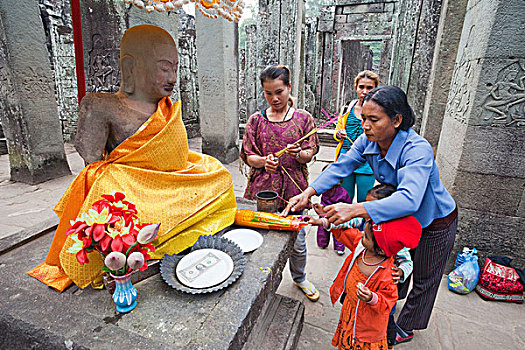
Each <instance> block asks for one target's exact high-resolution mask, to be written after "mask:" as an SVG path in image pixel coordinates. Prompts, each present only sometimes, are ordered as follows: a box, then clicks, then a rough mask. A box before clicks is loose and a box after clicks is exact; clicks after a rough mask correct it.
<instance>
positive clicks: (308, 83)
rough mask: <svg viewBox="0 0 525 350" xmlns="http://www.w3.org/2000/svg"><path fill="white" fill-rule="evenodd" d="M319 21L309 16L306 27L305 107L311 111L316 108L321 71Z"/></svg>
mask: <svg viewBox="0 0 525 350" xmlns="http://www.w3.org/2000/svg"><path fill="white" fill-rule="evenodd" d="M317 23H318V19H317V18H315V17H313V18H309V17H307V18H306V21H305V27H304V28H305V30H304V34H305V35H304V108H305V109H306V110H307V111H311V112H313V111H314V110H315V101H316V95H315V87H316V85H317V80H318V71H320V69H319V62H320V60H319V56H318V55H317V45H318V42H317Z"/></svg>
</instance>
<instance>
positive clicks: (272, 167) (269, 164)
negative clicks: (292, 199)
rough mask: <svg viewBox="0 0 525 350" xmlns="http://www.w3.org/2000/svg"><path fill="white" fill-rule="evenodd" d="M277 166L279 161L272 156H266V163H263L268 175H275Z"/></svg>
mask: <svg viewBox="0 0 525 350" xmlns="http://www.w3.org/2000/svg"><path fill="white" fill-rule="evenodd" d="M278 166H279V159H278V158H275V157H274V155H273V154H269V155H267V156H266V161H265V163H264V170H266V172H267V173H269V174H275V172H277V167H278Z"/></svg>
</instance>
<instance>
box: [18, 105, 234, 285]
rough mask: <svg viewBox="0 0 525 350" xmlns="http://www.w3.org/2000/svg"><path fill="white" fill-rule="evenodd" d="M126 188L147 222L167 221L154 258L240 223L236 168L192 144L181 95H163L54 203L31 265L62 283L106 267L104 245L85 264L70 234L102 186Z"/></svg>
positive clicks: (82, 281)
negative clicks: (42, 254) (49, 229)
mask: <svg viewBox="0 0 525 350" xmlns="http://www.w3.org/2000/svg"><path fill="white" fill-rule="evenodd" d="M112 191H121V192H125V193H126V199H127V200H129V201H130V202H132V203H134V204H135V205H136V207H137V211H138V217H139V219H140V221H141V222H143V223H157V222H160V223H161V226H160V232H159V237H158V238H157V239H156V241H154V244H155V247H156V251H155V252H154V253H152V254H151V256H152V258H153V259H160V258H161V257H162V256H163V255H164V254H176V253H179V252H180V251H182V250H184V249H186V248H188V247H190V246H192V245H193V243H195V241H196V240H197V239H198V237H199V236H200V235H203V234H206V235H209V234H214V233H216V232H218V231H220V230H221V229H223V228H224V227H227V226H229V225H231V224H232V223H233V220H234V217H235V211H236V202H235V195H234V193H233V184H232V179H231V175H230V173H229V172H228V170H226V168H224V166H223V165H222V164H221V163H220V162H219V161H218V160H216V159H215V158H212V157H210V156H207V155H204V154H200V153H195V152H192V151H189V149H188V140H187V134H186V129H185V127H184V124H183V122H182V118H181V103H180V101H177V102H175V103H172V102H171V100H170V99H169V98H168V97H166V98H164V99H162V100H161V101H160V102H159V104H158V108H157V111H156V112H155V113H154V114H153V115H152V116H151V117H150V118H149V119H148V120H147V121H146V122H145V123H144V124H143V125H142V126H141V127H140V128H139V129H138V130H137V132H135V134H133V135H132V136H130V137H129V138H127V139H126V140H125V141H124V142H122V143H121V144H120V145H118V146H117V147H116V148H115V149H114V150H113V151H112V152H111V153H110V154H109V155H108V156H107V157H106V159H105V160H101V161H97V162H94V163H91V164H89V165H88V166H86V167H85V168H84V169H83V170H82V171H81V172H80V173H79V174H78V176H77V177H76V178H75V180H74V181H73V182H72V183H71V184H70V186H69V187H68V189H67V190H66V192H65V193H64V195H63V196H62V198H61V199H60V201H59V202H58V204H57V205H56V207H55V209H54V211H55V212H56V214H57V215H58V217H59V218H60V223H59V225H58V228H57V230H56V233H55V236H54V238H53V242H52V243H51V248H50V249H49V253H48V255H47V258H46V261H45V262H44V263H42V264H40V265H39V266H37V267H35V268H33V269H32V270H30V271H29V272H28V273H29V275H30V276H33V277H35V278H37V279H38V280H40V281H42V282H43V283H45V284H46V285H48V286H50V287H53V288H55V289H56V290H58V291H60V292H61V291H63V290H64V289H65V288H67V287H68V286H69V285H70V284H71V283H72V282H74V283H75V284H76V285H78V286H79V287H80V288H85V287H86V286H88V285H89V284H90V283H91V282H92V281H93V280H94V279H95V278H96V277H98V276H99V275H100V273H101V270H100V268H101V267H102V266H103V261H102V258H101V256H100V254H99V253H98V252H96V251H95V252H92V253H89V254H88V257H89V260H90V262H89V263H87V264H85V265H80V264H79V263H78V261H77V260H76V256H75V254H71V253H67V252H66V250H67V249H68V248H69V247H70V246H71V245H72V244H73V240H72V239H71V238H70V237H68V236H66V235H65V232H66V230H67V229H68V228H69V227H70V226H71V223H70V221H71V220H75V219H76V218H77V217H78V216H80V214H81V213H82V212H84V211H87V210H88V209H89V208H91V206H92V204H93V203H94V202H95V201H97V200H99V199H100V198H101V195H102V194H105V193H110V192H112Z"/></svg>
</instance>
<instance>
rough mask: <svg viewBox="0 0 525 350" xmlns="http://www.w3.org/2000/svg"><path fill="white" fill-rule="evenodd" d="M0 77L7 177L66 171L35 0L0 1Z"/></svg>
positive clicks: (42, 177) (29, 178) (28, 178)
mask: <svg viewBox="0 0 525 350" xmlns="http://www.w3.org/2000/svg"><path fill="white" fill-rule="evenodd" d="M0 81H1V83H0V118H1V120H2V127H3V131H4V133H5V136H6V139H7V144H8V148H9V163H10V166H11V179H12V180H13V181H20V182H25V183H29V184H36V183H40V182H44V181H47V180H50V179H54V178H56V177H60V176H64V175H68V174H70V171H69V166H68V164H67V160H66V155H65V152H64V142H63V140H62V132H61V127H60V121H59V118H58V111H57V102H56V100H55V94H54V91H55V86H54V81H53V73H52V71H51V63H50V61H49V55H48V52H47V49H46V37H45V35H44V28H43V25H42V19H41V17H40V12H39V7H38V1H37V0H23V1H17V2H16V5H14V4H13V2H12V1H7V0H1V1H0Z"/></svg>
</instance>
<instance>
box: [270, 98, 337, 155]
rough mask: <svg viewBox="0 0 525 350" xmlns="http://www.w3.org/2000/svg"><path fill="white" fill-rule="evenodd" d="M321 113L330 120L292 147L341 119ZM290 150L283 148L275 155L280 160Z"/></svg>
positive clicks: (322, 110)
mask: <svg viewBox="0 0 525 350" xmlns="http://www.w3.org/2000/svg"><path fill="white" fill-rule="evenodd" d="M321 112H323V114H324V115H325V116H326V117H327V118H328V120H327V121H326V122H325V123H324V124H322V125H319V126H318V127H315V128H313V129H312V131H310V132H309V133H308V134H306V135H304V136H303V137H301V138H300V139H299V140H297V141H295V142H294V143H292V145H295V144H298V143H299V142H301V141H303V140H305V139H307V138H308V137H310V136H312V135H313V134H315V133H316V132H318V131H319V130H323V129H324V128H326V127H327V126H328V125H330V124H334V123H337V120H338V119H339V116H338V115H336V116H330V115H329V114H328V113H326V111H325V110H324V109H323V108H321ZM287 149H288V147H285V148H283V149H282V150H280V151H279V152H277V153H275V156H276V157H277V158H279V157H280V156H282V155H283V154H284V152H286V150H287Z"/></svg>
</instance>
